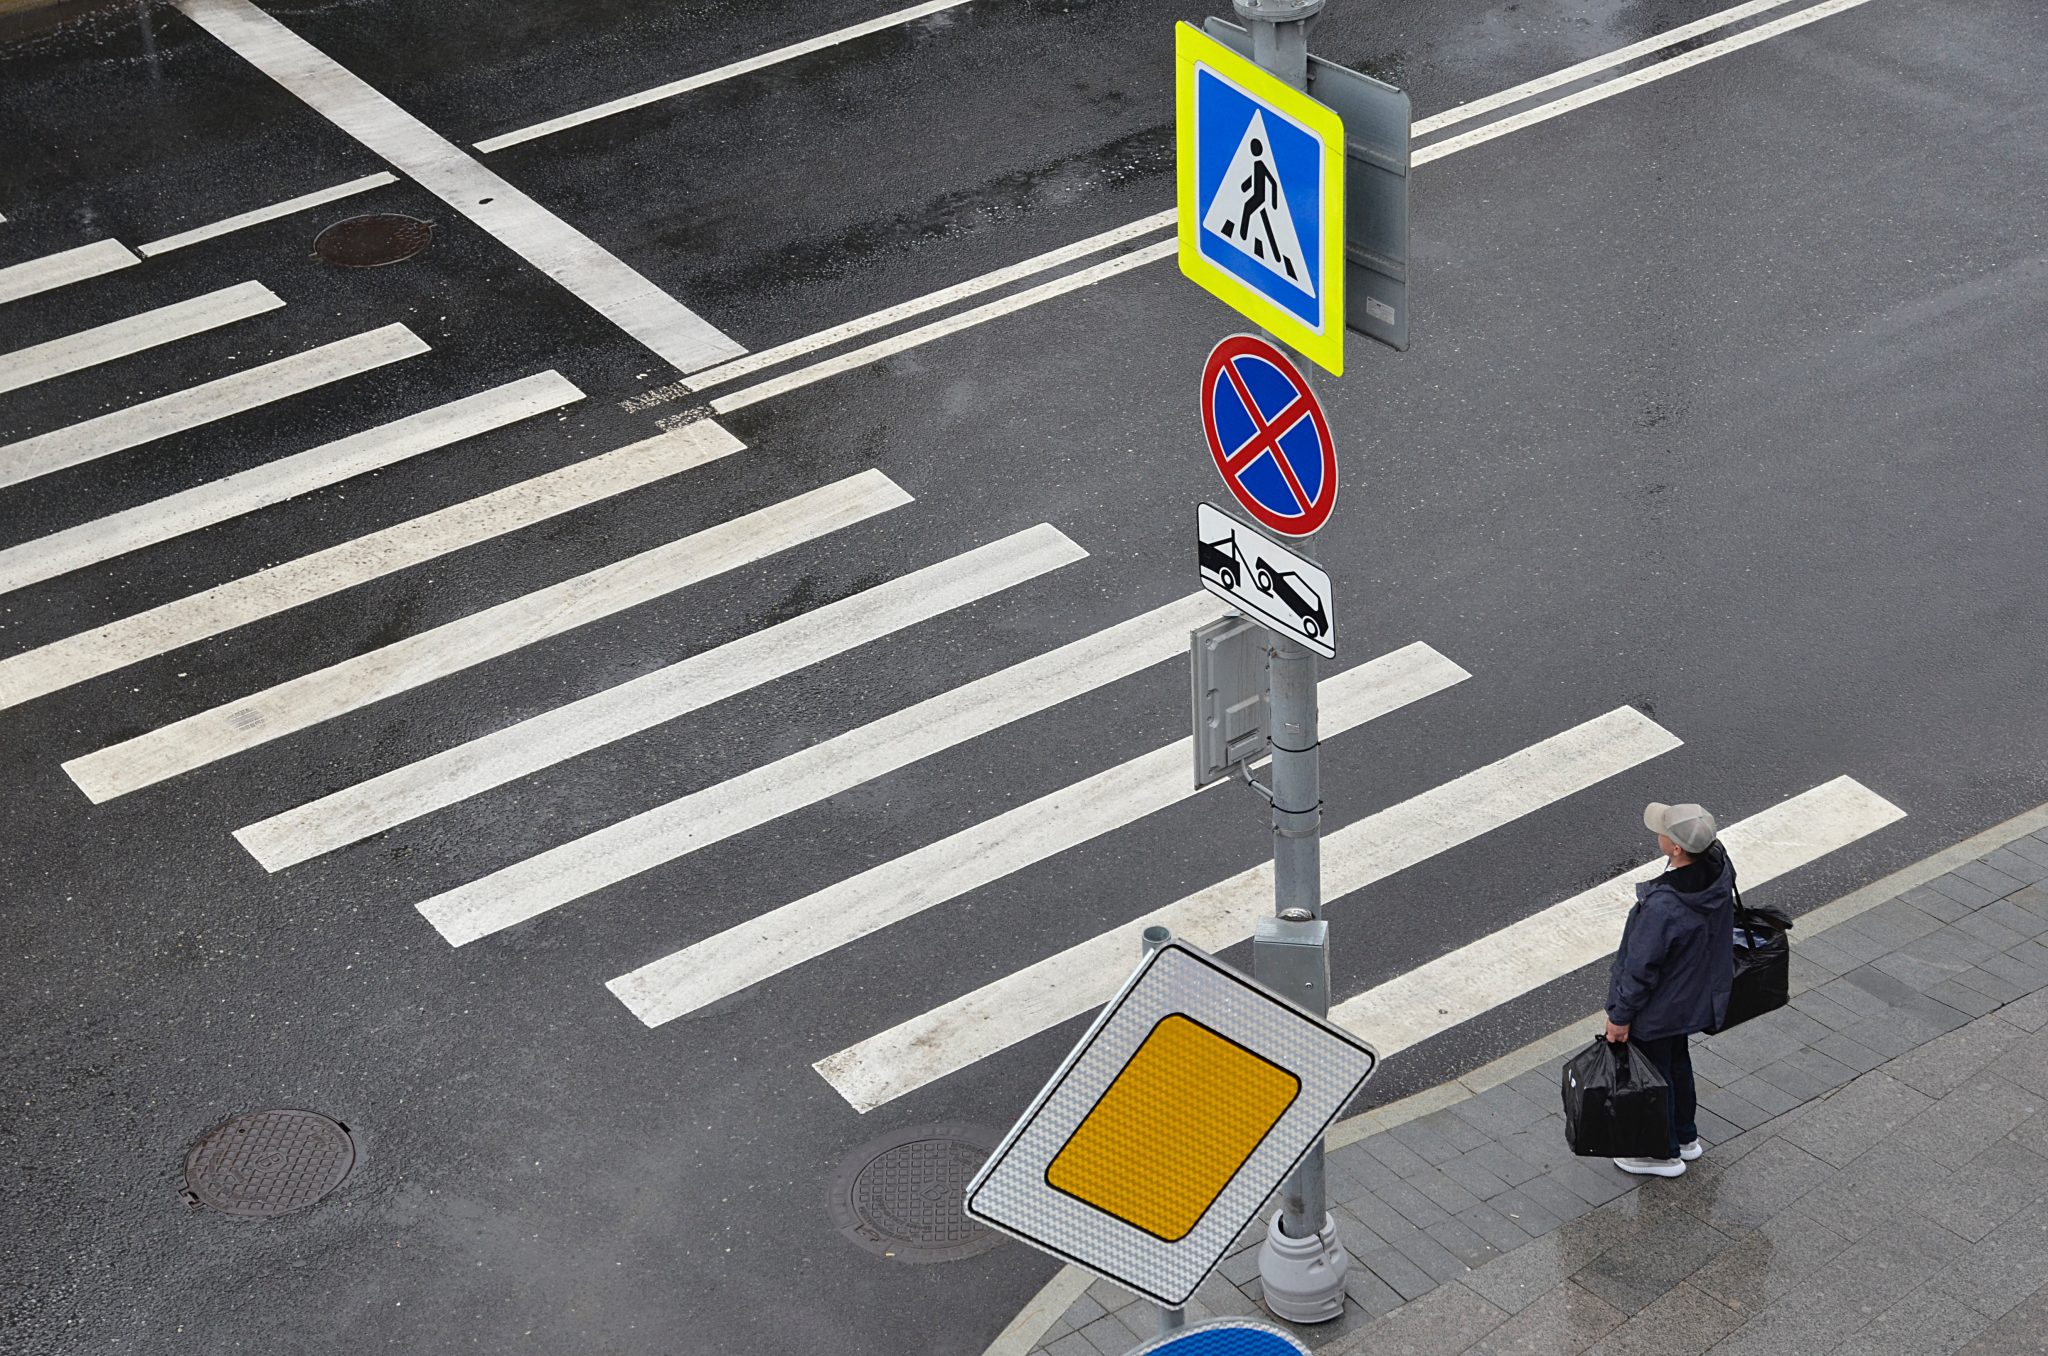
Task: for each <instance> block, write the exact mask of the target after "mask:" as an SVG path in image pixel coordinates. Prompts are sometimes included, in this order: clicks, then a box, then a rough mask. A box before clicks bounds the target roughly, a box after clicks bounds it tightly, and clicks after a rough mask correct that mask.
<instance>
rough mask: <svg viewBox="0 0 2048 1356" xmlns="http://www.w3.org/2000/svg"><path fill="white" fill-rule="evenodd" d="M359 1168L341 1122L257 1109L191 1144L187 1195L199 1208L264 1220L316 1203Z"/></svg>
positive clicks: (309, 1113)
mask: <svg viewBox="0 0 2048 1356" xmlns="http://www.w3.org/2000/svg"><path fill="white" fill-rule="evenodd" d="M355 1164H356V1145H355V1141H354V1140H353V1139H351V1138H349V1133H348V1128H347V1127H346V1126H344V1125H342V1124H341V1123H339V1122H338V1121H331V1120H329V1119H328V1118H327V1117H325V1116H322V1115H320V1114H319V1113H318V1112H313V1111H258V1112H255V1113H253V1114H251V1115H247V1116H237V1117H235V1118H234V1119H233V1120H231V1121H229V1122H227V1123H226V1124H225V1125H221V1126H217V1127H215V1128H214V1129H213V1130H212V1131H211V1132H210V1133H208V1134H207V1136H206V1138H204V1139H202V1140H200V1141H199V1143H197V1144H195V1145H193V1146H192V1152H191V1153H189V1154H187V1155H186V1156H185V1189H186V1190H187V1191H188V1192H190V1193H191V1196H192V1199H193V1200H194V1201H196V1202H198V1203H199V1204H200V1205H206V1206H211V1207H212V1208H214V1209H215V1210H219V1211H223V1212H224V1213H226V1214H230V1215H241V1216H244V1217H247V1218H250V1219H264V1218H268V1217H269V1216H271V1215H282V1214H285V1213H287V1212H289V1211H292V1210H301V1209H304V1208H305V1207H306V1206H309V1205H311V1204H312V1203H313V1202H315V1201H317V1200H319V1199H320V1198H321V1197H322V1196H325V1195H326V1194H327V1193H328V1192H330V1191H332V1190H334V1189H335V1188H336V1187H338V1186H340V1185H341V1184H342V1182H343V1180H344V1179H346V1178H347V1177H348V1174H349V1171H350V1169H352V1168H354V1167H355Z"/></svg>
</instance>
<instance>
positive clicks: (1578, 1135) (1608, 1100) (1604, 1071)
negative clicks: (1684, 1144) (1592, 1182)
mask: <svg viewBox="0 0 2048 1356" xmlns="http://www.w3.org/2000/svg"><path fill="white" fill-rule="evenodd" d="M1564 1133H1565V1140H1566V1142H1567V1143H1568V1144H1570V1145H1571V1150H1572V1152H1573V1153H1575V1154H1579V1155H1582V1156H1585V1157H1589V1158H1662V1157H1664V1156H1665V1155H1666V1154H1668V1153H1670V1152H1671V1087H1670V1085H1669V1084H1667V1083H1666V1082H1665V1081H1664V1075H1663V1074H1661V1073H1659V1072H1658V1071H1657V1066H1656V1064H1655V1063H1654V1062H1652V1061H1651V1060H1650V1059H1649V1057H1648V1056H1646V1055H1644V1054H1643V1053H1642V1052H1641V1051H1631V1050H1630V1049H1629V1046H1628V1042H1626V1041H1623V1042H1621V1043H1620V1044H1613V1045H1611V1044H1609V1043H1608V1041H1607V1039H1606V1038H1605V1037H1603V1036H1595V1037H1594V1038H1593V1043H1592V1044H1591V1045H1589V1046H1587V1047H1586V1048H1585V1049H1584V1050H1582V1051H1580V1052H1579V1053H1578V1054H1576V1055H1574V1056H1572V1057H1571V1058H1570V1059H1569V1060H1567V1061H1565V1066H1564Z"/></svg>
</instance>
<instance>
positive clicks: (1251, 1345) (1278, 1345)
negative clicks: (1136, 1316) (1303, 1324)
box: [1130, 1318, 1310, 1356]
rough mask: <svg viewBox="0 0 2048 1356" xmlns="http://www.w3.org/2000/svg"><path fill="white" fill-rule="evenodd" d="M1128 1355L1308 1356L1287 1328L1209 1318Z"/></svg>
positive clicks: (1298, 1339)
mask: <svg viewBox="0 0 2048 1356" xmlns="http://www.w3.org/2000/svg"><path fill="white" fill-rule="evenodd" d="M1130 1356H1310V1352H1309V1349H1308V1348H1307V1347H1306V1346H1304V1345H1302V1342H1301V1339H1300V1338H1298V1337H1296V1336H1295V1335H1294V1334H1293V1333H1291V1332H1288V1331H1287V1329H1285V1328H1281V1327H1276V1326H1274V1325H1273V1324H1271V1323H1261V1322H1259V1321H1258V1320H1257V1319H1255V1318H1212V1319H1210V1320H1208V1321H1207V1322H1205V1323H1194V1324H1190V1325H1189V1326H1187V1327H1185V1328H1182V1329H1181V1330H1180V1331H1179V1332H1176V1333H1169V1334H1168V1335H1166V1336H1164V1337H1155V1338H1153V1339H1152V1340H1151V1341H1150V1342H1147V1343H1146V1344H1145V1345H1144V1346H1142V1347H1134V1348H1133V1349H1132V1350H1131V1352H1130Z"/></svg>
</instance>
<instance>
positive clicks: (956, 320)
mask: <svg viewBox="0 0 2048 1356" xmlns="http://www.w3.org/2000/svg"><path fill="white" fill-rule="evenodd" d="M1178 248H1179V245H1178V244H1177V243H1176V242H1175V241H1173V240H1161V241H1158V242H1157V243H1155V244H1151V245H1146V246H1144V247H1142V248H1140V249H1135V250H1132V251H1131V252H1130V253H1129V254H1124V255H1119V256H1117V257H1116V258H1114V259H1105V260H1104V261H1103V262H1101V263H1099V264H1091V265H1090V266H1089V267H1087V268H1084V269H1079V270H1077V271H1076V272H1073V273H1069V274H1067V275H1065V276H1064V277H1059V278H1054V279H1053V280H1052V281H1050V282H1042V283H1040V284H1038V286H1036V287H1031V288H1026V289H1025V290H1024V291H1022V292H1018V293H1016V294H1015V295H1013V296H1007V297H1002V298H999V299H997V300H995V301H989V302H984V303H982V304H981V305H979V306H976V307H974V308H973V309H972V310H966V311H962V312H960V313H959V314H958V315H950V316H947V317H946V318H945V319H944V320H935V321H933V322H932V323H931V324H929V325H921V326H919V327H918V328H916V329H914V330H910V331H907V332H906V333H903V334H899V335H895V336H893V337H892V338H888V339H882V340H878V341H877V342H875V343H872V344H868V345H866V346H865V347H862V348H857V349H854V350H853V351H852V352H850V353H842V354H840V355H839V356H838V357H836V358H828V359H826V360H825V361H824V362H821V363H813V364H812V365H811V366H809V367H800V368H798V369H797V370H796V371H794V372H786V373H784V374H783V375H782V376H779V377H775V378H773V379H772V380H769V381H764V382H762V383H761V384H759V385H758V386H747V387H743V388H741V389H740V390H737V391H734V392H733V393H732V394H731V395H724V396H720V397H718V399H716V400H714V401H712V402H711V408H712V409H714V410H716V411H718V413H720V414H727V413H730V412H731V411H733V410H739V409H745V408H746V407H747V406H749V405H752V404H754V403H756V402H757V401H762V400H766V399H768V398H769V397H770V396H778V395H781V394H782V393H783V392H785V391H793V390H796V389H797V388H798V387H800V386H808V385H810V384H811V383H812V382H814V381H823V380H824V379H825V378H826V377H830V376H836V375H838V374H839V373H841V372H847V371H851V370H852V369H854V368H856V367H865V366H867V365H868V364H869V363H871V362H874V361H875V360H876V359H878V358H886V357H888V356H889V355H890V354H892V353H901V352H903V351H904V350H905V349H911V348H916V347H917V346H918V345H919V344H924V343H929V342H931V341H932V340H934V339H937V338H940V337H942V336H944V335H948V334H954V333H957V332H959V331H960V330H964V329H967V328H969V327H970V326H973V325H979V324H981V323H982V322H983V321H985V320H994V319H995V318H996V317H997V316H1003V315H1008V314H1009V313H1010V312H1012V311H1021V310H1023V309H1024V308H1025V307H1026V306H1031V305H1034V304H1036V303H1038V302H1041V301H1048V300H1050V299H1052V298H1053V297H1057V296H1064V295H1065V294H1067V293H1068V292H1072V291H1075V290H1076V289H1078V288H1082V287H1087V286H1089V285H1090V284H1092V283H1099V282H1102V281H1103V280H1104V279H1107V278H1114V277H1115V276H1116V275H1117V274H1119V273H1128V272H1130V271H1131V270H1132V269H1134V268H1137V267H1139V266H1140V265H1143V264H1149V263H1151V262H1152V261H1153V260H1155V259H1166V258H1171V257H1172V255H1173V253H1174V251H1175V250H1177V249H1178Z"/></svg>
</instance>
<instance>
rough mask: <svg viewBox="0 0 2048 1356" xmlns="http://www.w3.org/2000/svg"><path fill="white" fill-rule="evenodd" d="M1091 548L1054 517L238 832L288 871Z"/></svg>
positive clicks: (272, 865)
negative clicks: (1053, 522)
mask: <svg viewBox="0 0 2048 1356" xmlns="http://www.w3.org/2000/svg"><path fill="white" fill-rule="evenodd" d="M1087 555H1088V553H1087V552H1086V551H1084V550H1082V549H1081V548H1080V547H1079V546H1076V545H1075V544H1074V543H1073V542H1072V541H1070V540H1069V539H1068V538H1067V536H1066V535H1065V534H1064V533H1062V532H1060V531H1058V530H1057V529H1055V528H1053V527H1051V526H1048V525H1045V524H1040V525H1039V526H1037V527H1033V528H1027V529H1026V530H1025V531H1022V532H1019V533H1016V534H1015V535H1013V536H1009V537H1005V538H1003V539H1002V540H1000V541H996V542H991V543H989V544H988V545H986V546H982V547H978V548H976V549H975V550H972V551H969V552H966V553H965V554H963V555H958V556H954V557H953V558H951V559H950V560H943V561H940V562H939V563H938V564H936V565H928V566H926V567H925V568H923V569H921V570H916V571H913V572H912V573H910V574H907V575H903V576H901V577H900V578H897V579H892V580H890V581H889V582H888V583H886V584H878V585H876V586H875V587H873V588H870V589H864V590H862V591H861V592H859V593H856V594H854V595H853V596H852V597H849V598H842V599H840V600H839V601H838V602H835V603H830V604H827V605H826V606H824V607H820V608H816V609H813V610H812V611H810V612H806V613H804V614H803V615H802V616H798V617H792V618H790V619H789V620H788V621H784V622H779V623H777V624H776V625H774V626H769V627H765V628H763V629H762V630H759V631H755V632H753V633H751V634H749V635H746V636H742V637H740V638H739V639H738V640H735V641H732V642H730V643H728V644H725V645H720V646H718V647H716V648H715V649H711V650H706V651H704V652H703V653H701V654H695V655H692V656H690V657H689V658H688V659H684V660H681V661H679V662H677V663H674V664H670V665H667V666H665V667H663V668H659V669H656V670H655V671H653V672H652V673H646V674H642V675H641V676H640V677H638V678H635V679H633V680H632V681H630V682H626V683H621V684H619V685H618V686H616V687H611V688H607V689H605V690H604V691H602V692H597V693H593V694H592V695H590V696H588V697H585V698H583V699H581V700H580V701H574V702H570V703H568V704H567V705H565V706H560V707H557V708H555V709H554V710H552V711H548V712H545V713H543V714H541V715H538V716H534V717H533V718H531V719H529V720H523V721H520V722H519V723H518V724H516V725H511V726H507V727H506V728H504V729H502V730H498V731H495V732H493V733H491V734H488V735H485V736H483V737H482V738H479V739H473V740H471V741H469V742H468V743H466V744H459V745H457V746H455V747H454V748H451V749H447V750H444V751H443V752H441V753H437V754H435V755H433V756H432V757H429V758H423V759H421V760H419V761H418V762H415V763H409V764H407V765H406V766H404V767H400V768H394V769H393V770H391V771H390V772H386V773H384V774H383V775H382V776H378V777H372V778H371V779H370V780H368V781H365V782H359V783H357V784H356V785H354V786H350V787H346V788H344V789H342V790H340V791H336V792H334V793H333V794H331V795H327V796H323V797H321V798H320V799H319V800H315V801H310V802H308V803H307V804H305V805H301V806H299V807H298V808H296V809H293V810H287V811H285V812H284V813H282V814H277V815H272V816H271V817H270V818H268V819H265V820H262V821H260V822H258V823H255V824H251V825H249V826H247V827H246V828H241V829H237V830H235V838H236V839H237V841H239V842H240V843H241V844H242V846H243V847H245V848H247V849H248V850H249V853H250V855H251V856H253V857H255V858H256V860H257V861H258V862H260V863H262V864H263V867H264V869H265V870H267V871H280V870H283V869H284V868H285V867H287V866H293V865H296V864H297V863H299V862H303V861H306V860H308V859H309V858H312V857H317V856H319V855H320V854H321V853H323V852H332V851H334V850H335V849H336V848H339V847H344V846H346V845H347V844H350V843H354V842H359V841H361V840H362V839H364V838H368V837H369V836H370V835H372V834H375V833H381V832H383V831H384V830H386V829H389V828H394V827H396V826H397V825H399V824H403V823H406V822H407V821H409V820H413V819H417V818H419V817H420V816H421V815H425V814H429V813H431V812H432V811H435V810H438V809H441V808H443V807H445V806H449V805H453V804H455V803H456V802H458V801H462V800H466V799H468V798H469V797H471V796H475V795H478V794H481V793H482V792H484V791H487V790H489V789H490V788H492V787H494V786H502V785H504V784H505V783H506V782H509V781H512V780H514V779H515V778H519V777H524V776H527V775H529V774H531V773H534V772H539V771H541V770H542V769H544V768H549V767H553V766H554V765H555V764H557V763H561V762H564V761H566V760H567V759H570V758H573V757H575V756H577V755H578V754H583V753H588V752H589V751H590V750H592V749H596V748H601V747H602V746H604V745H606V744H609V743H613V742H615V741H617V740H620V739H625V738H627V737H628V736H631V735H635V734H638V733H640V732H641V731H643V730H649V729H652V728H653V727H655V726H656V725H659V724H661V723H662V722H664V721H670V720H674V719H676V718H677V717H679V716H683V715H686V714H688V713H689V712H691V711H696V710H699V709H701V708H703V707H706V706H709V705H711V704H712V703H713V702H717V701H723V700H724V699H725V698H727V697H731V696H735V695H737V694H739V693H741V692H745V691H747V690H748V689H750V688H755V687H759V686H760V685H761V684H763V683H767V682H770V681H773V680H774V679H776V678H780V677H783V676H785V675H787V674H790V673H794V672H796V671H797V670H799V669H802V668H804V667H806V666H808V665H811V664H816V663H818V662H820V661H822V660H825V659H829V658H831V657H832V656H834V655H838V654H843V653H845V652H846V651H848V650H851V649H853V648H854V647H855V646H858V645H865V644H868V643H869V642H871V641H875V640H880V639H881V638H883V637H884V636H887V635H889V634H891V633H893V632H896V631H900V630H902V629H903V628H904V627H907V626H912V625H915V624H916V623H918V622H921V621H926V620H928V619H930V618H932V617H934V616H937V615H939V614H940V613H942V612H947V611H950V610H952V609H954V608H957V607H963V606H965V605H966V604H968V603H972V602H975V601H977V600H979V599H982V598H986V597H988V596H990V595H991V594H994V593H998V592H1001V591H1002V590H1004V589H1007V588H1011V587H1014V586H1015V585H1018V584H1021V583H1023V582H1025V581H1026V580H1028V579H1033V578H1036V577H1037V576H1039V575H1041V574H1044V573H1046V572H1047V571H1050V570H1055V569H1058V568H1059V567H1060V566H1062V565H1071V564H1073V563H1074V562H1075V561H1077V560H1084V559H1086V558H1087Z"/></svg>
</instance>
